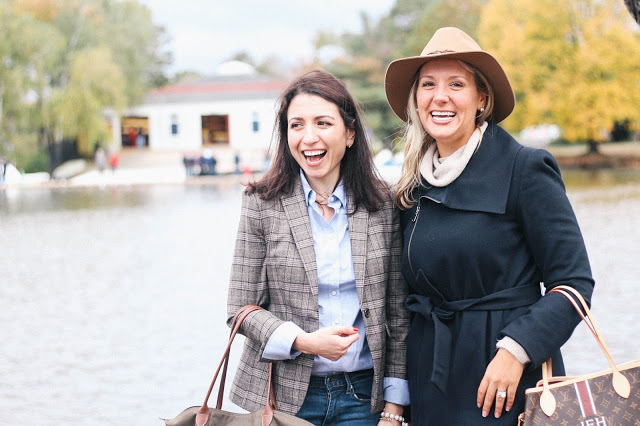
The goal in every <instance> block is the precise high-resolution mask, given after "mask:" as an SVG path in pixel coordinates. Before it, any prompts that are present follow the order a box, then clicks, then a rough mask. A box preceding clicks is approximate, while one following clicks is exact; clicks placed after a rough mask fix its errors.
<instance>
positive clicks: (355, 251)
mask: <svg viewBox="0 0 640 426" xmlns="http://www.w3.org/2000/svg"><path fill="white" fill-rule="evenodd" d="M347 204H348V208H347V212H348V215H349V216H348V222H349V238H350V239H351V257H352V259H353V271H354V273H355V276H356V287H357V289H358V295H359V296H360V302H362V296H363V291H362V289H363V287H364V284H365V279H364V276H365V266H366V261H367V228H368V226H369V212H368V211H367V209H365V208H363V207H360V208H359V209H358V211H357V212H355V213H354V214H352V212H353V210H354V208H355V206H354V203H353V196H352V195H351V194H348V195H347Z"/></svg>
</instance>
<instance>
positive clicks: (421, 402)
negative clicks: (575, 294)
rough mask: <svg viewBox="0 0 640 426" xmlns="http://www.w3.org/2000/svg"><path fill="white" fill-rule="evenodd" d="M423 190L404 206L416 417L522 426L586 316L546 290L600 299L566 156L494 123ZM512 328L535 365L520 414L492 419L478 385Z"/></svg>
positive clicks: (519, 400) (523, 385)
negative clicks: (562, 163)
mask: <svg viewBox="0 0 640 426" xmlns="http://www.w3.org/2000/svg"><path fill="white" fill-rule="evenodd" d="M413 195H414V199H415V200H417V202H416V203H415V204H414V205H413V207H412V208H411V209H407V210H404V211H403V213H402V228H403V233H404V256H403V273H404V276H405V278H406V279H407V281H408V283H409V286H410V289H411V295H410V296H409V297H408V299H407V306H408V308H409V309H410V310H411V311H412V312H413V319H412V323H411V329H410V333H409V337H408V348H407V352H408V355H407V362H408V365H407V368H408V376H409V387H410V391H411V418H412V422H413V425H414V426H421V425H438V426H442V425H456V426H461V425H474V426H476V425H483V424H491V425H498V424H504V425H515V424H516V423H517V420H516V419H517V416H518V414H520V413H521V412H522V411H523V410H524V391H525V389H527V388H529V387H533V386H535V384H536V382H537V381H538V380H539V379H540V378H541V377H542V374H541V368H540V366H541V364H542V362H544V361H545V360H547V359H548V358H550V357H551V358H553V369H554V374H564V366H563V363H562V358H561V355H560V347H561V346H562V345H563V344H564V343H565V342H566V341H567V340H568V339H569V337H570V336H571V333H572V332H573V330H574V328H575V327H576V325H577V324H578V323H579V321H580V317H579V316H578V314H577V313H576V312H575V311H574V308H573V307H572V306H571V304H570V303H569V302H568V301H567V300H566V299H565V298H564V296H562V295H560V294H556V293H551V294H549V295H546V296H542V293H543V292H542V291H541V290H542V287H544V288H545V289H546V291H548V290H550V289H551V288H553V287H555V286H557V285H561V284H563V285H568V286H571V287H574V288H575V289H577V290H578V291H579V292H580V293H581V294H582V295H583V296H584V297H585V299H586V300H587V301H590V298H591V294H592V291H593V286H594V282H593V279H592V276H591V269H590V266H589V260H588V257H587V253H586V249H585V245H584V241H583V238H582V234H581V232H580V229H579V227H578V223H577V221H576V218H575V215H574V212H573V209H572V207H571V205H570V203H569V200H568V199H567V196H566V194H565V188H564V184H563V182H562V178H561V176H560V170H559V168H558V164H557V162H556V161H555V159H554V158H553V156H551V154H549V153H548V152H547V151H545V150H541V149H533V148H528V147H523V146H522V145H520V144H518V142H516V141H515V140H514V139H513V138H512V137H511V136H510V135H509V134H508V133H507V132H506V131H504V130H503V129H502V128H500V127H499V126H497V125H496V124H495V123H490V124H489V126H488V127H487V129H486V131H485V133H484V136H483V140H482V143H481V145H480V147H479V149H478V151H477V152H476V153H475V154H474V155H473V157H471V160H470V161H469V163H468V165H467V167H466V168H465V170H464V171H463V172H462V174H461V175H460V176H459V177H458V178H457V179H456V180H455V181H453V182H452V183H451V184H449V185H448V186H446V187H440V188H438V187H431V186H430V185H429V184H428V183H427V182H426V181H423V183H422V185H421V186H419V187H417V188H416V189H415V191H414V193H413ZM541 284H543V286H541ZM504 336H509V337H511V338H512V339H514V340H515V341H517V342H518V343H519V344H520V345H522V347H523V348H524V349H525V351H526V352H527V354H528V355H529V358H530V359H531V363H530V364H528V365H527V366H526V368H525V371H524V374H523V376H522V379H521V381H520V384H519V387H518V391H517V394H516V402H515V404H514V406H513V408H512V409H511V411H510V412H508V413H507V412H504V413H503V415H502V417H501V418H499V419H496V418H494V416H493V412H491V414H490V415H489V417H487V418H486V419H485V418H482V414H481V409H480V408H478V407H477V404H476V396H477V391H478V386H479V385H480V382H481V380H482V377H483V375H484V373H485V369H486V367H487V365H488V364H489V362H490V361H491V360H492V358H493V356H494V355H495V352H496V342H497V341H498V340H499V339H501V338H502V337H504Z"/></svg>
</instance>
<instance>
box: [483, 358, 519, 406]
mask: <svg viewBox="0 0 640 426" xmlns="http://www.w3.org/2000/svg"><path fill="white" fill-rule="evenodd" d="M523 371H524V364H522V363H521V362H520V361H518V360H517V359H516V357H514V356H513V355H512V354H511V352H509V351H508V350H506V349H504V348H500V349H498V352H497V353H496V356H495V357H494V358H493V360H491V362H490V363H489V365H488V366H487V370H486V371H485V373H484V377H483V378H482V381H481V382H480V387H479V388H478V401H477V402H478V407H482V417H487V416H488V415H489V411H491V406H492V405H493V402H494V399H495V403H496V406H495V411H494V415H495V416H496V418H498V417H500V416H501V415H502V409H503V408H504V409H505V410H506V411H509V410H511V407H512V406H513V401H514V399H515V397H516V390H517V389H518V383H519V382H520V377H522V372H523ZM502 392H506V397H502V396H499V395H498V393H502Z"/></svg>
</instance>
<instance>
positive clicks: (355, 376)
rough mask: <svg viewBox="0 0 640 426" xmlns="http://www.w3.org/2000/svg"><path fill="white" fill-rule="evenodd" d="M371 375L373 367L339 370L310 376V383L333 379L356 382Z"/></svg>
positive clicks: (329, 381)
mask: <svg viewBox="0 0 640 426" xmlns="http://www.w3.org/2000/svg"><path fill="white" fill-rule="evenodd" d="M371 376H373V368H369V369H366V370H358V371H341V372H339V373H331V374H327V375H326V376H311V383H322V384H325V383H327V384H328V383H331V382H334V381H347V382H356V381H358V380H361V379H366V378H367V377H371Z"/></svg>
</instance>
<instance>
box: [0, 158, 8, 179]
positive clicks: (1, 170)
mask: <svg viewBox="0 0 640 426" xmlns="http://www.w3.org/2000/svg"><path fill="white" fill-rule="evenodd" d="M8 164H9V160H8V159H7V157H2V158H0V183H4V177H5V176H6V174H7V165H8Z"/></svg>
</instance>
